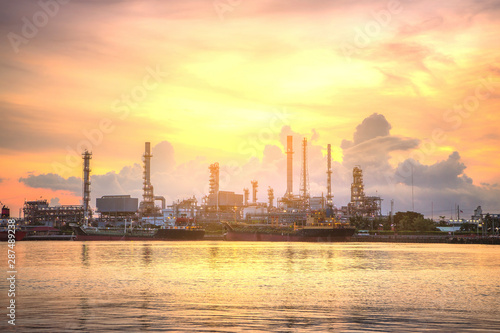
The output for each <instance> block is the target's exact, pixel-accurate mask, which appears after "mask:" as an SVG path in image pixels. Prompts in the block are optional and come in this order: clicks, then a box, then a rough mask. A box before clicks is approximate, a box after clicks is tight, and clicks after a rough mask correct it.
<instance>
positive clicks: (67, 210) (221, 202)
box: [23, 136, 382, 226]
mask: <svg viewBox="0 0 500 333" xmlns="http://www.w3.org/2000/svg"><path fill="white" fill-rule="evenodd" d="M286 143H287V145H286V151H285V153H286V180H285V179H284V181H286V191H285V193H283V195H282V196H280V197H276V196H275V191H274V189H273V188H271V187H270V186H269V187H267V189H266V188H265V187H264V189H263V190H260V191H259V180H258V179H253V180H251V181H250V182H249V186H248V187H246V188H243V189H242V193H241V194H240V193H236V192H234V191H229V190H226V189H221V188H220V168H221V167H220V165H219V163H218V162H214V163H212V164H210V165H209V167H208V184H209V187H208V193H207V194H206V195H204V196H203V197H202V198H201V202H198V200H197V199H196V197H195V196H193V197H189V198H184V199H182V200H177V201H175V202H172V203H171V204H170V205H167V203H166V199H165V197H163V196H159V195H156V194H155V190H154V186H153V184H152V182H151V165H152V163H154V158H153V154H152V152H151V143H150V142H146V143H145V149H144V154H143V156H142V158H143V187H142V191H143V194H142V200H141V201H139V198H133V197H131V196H130V195H104V196H102V197H101V198H96V199H95V207H96V210H95V211H94V212H93V211H92V209H91V205H90V202H91V181H90V178H91V167H90V162H91V160H92V153H91V152H88V151H84V152H83V153H82V160H83V169H82V170H83V177H82V205H71V206H56V207H50V206H49V204H48V202H47V200H42V199H40V200H33V201H25V204H24V208H23V212H24V217H25V221H26V222H27V223H32V224H33V223H35V224H36V223H45V224H47V223H48V222H49V221H50V222H49V224H51V225H52V226H60V225H63V224H67V223H74V222H82V224H84V225H88V224H92V225H96V226H97V225H98V226H122V225H127V224H129V225H132V224H138V225H151V226H152V225H155V226H169V225H174V224H175V223H176V222H179V221H181V222H185V223H194V222H196V223H210V222H246V223H253V224H276V225H293V224H294V223H295V224H305V223H306V221H307V218H308V216H311V215H312V214H314V213H317V212H323V214H324V215H325V217H327V218H333V217H335V218H336V219H338V220H342V221H347V220H348V219H349V217H352V216H362V217H367V218H372V219H373V218H377V217H380V216H381V215H382V213H381V202H382V199H381V198H380V197H378V196H367V195H365V193H364V184H363V171H362V170H361V167H359V166H356V167H354V169H353V180H352V185H351V201H350V202H349V203H348V204H347V205H346V206H341V207H339V208H337V207H335V206H334V204H333V198H334V195H333V193H332V156H331V145H330V144H329V145H328V146H327V163H326V165H325V170H326V171H325V176H326V177H325V184H326V189H327V193H326V196H323V194H322V195H321V196H311V195H310V191H309V175H308V159H307V156H308V151H307V147H308V145H307V139H306V138H303V140H302V142H301V147H302V151H301V154H300V157H301V168H300V183H299V190H298V191H297V192H296V191H294V168H293V165H294V163H293V162H294V160H293V158H294V153H295V152H294V151H293V137H292V136H287V140H286ZM259 193H261V198H262V196H263V195H266V194H267V198H266V199H265V200H264V199H261V201H259V200H258V197H259V196H258V194H259ZM250 195H251V197H250ZM156 202H159V203H160V205H157V204H156Z"/></svg>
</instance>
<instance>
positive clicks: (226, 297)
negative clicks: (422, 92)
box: [0, 242, 500, 332]
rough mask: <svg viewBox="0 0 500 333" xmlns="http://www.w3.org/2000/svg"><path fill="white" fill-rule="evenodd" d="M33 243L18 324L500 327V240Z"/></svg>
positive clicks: (84, 327)
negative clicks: (496, 243) (498, 243)
mask: <svg viewBox="0 0 500 333" xmlns="http://www.w3.org/2000/svg"><path fill="white" fill-rule="evenodd" d="M32 244H34V243H33V242H24V243H23V242H19V244H16V246H19V247H20V251H23V252H24V253H26V256H25V259H24V260H23V261H22V263H21V264H20V265H19V268H18V270H19V271H20V272H22V274H23V281H25V282H23V284H20V285H19V288H20V293H19V297H18V301H19V304H23V309H24V311H25V313H26V315H23V316H22V317H20V328H21V330H20V331H23V332H25V331H26V332H38V331H46V332H55V331H63V330H81V331H110V330H115V331H141V330H142V331H149V330H158V331H167V330H175V331H184V332H196V331H205V332H206V331H211V332H212V331H213V332H223V331H228V332H234V331H242V330H249V331H252V330H253V331H281V332H292V331H306V332H308V331H310V332H317V331H330V330H332V331H338V330H345V329H349V330H353V331H367V330H379V331H416V330H417V331H421V330H425V329H429V330H438V331H439V330H441V331H443V330H451V331H463V330H469V329H470V330H483V331H493V330H495V329H496V330H498V329H500V320H499V319H497V317H496V309H498V308H499V306H500V300H499V298H498V297H497V296H498V295H500V289H499V286H498V283H497V278H498V276H499V275H500V247H484V246H479V245H478V246H475V245H449V246H444V245H442V244H437V245H435V244H419V245H407V244H404V245H394V244H390V246H386V245H384V244H369V243H368V244H361V245H359V244H349V243H343V244H300V243H264V242H262V243H237V242H234V243H233V242H168V243H164V242H158V243H148V242H144V243H140V242H92V243H84V244H82V243H77V242H43V243H37V244H35V245H36V246H33V245H32ZM21 247H22V248H21ZM39 253H51V256H50V260H40V256H39ZM91 256H92V257H91ZM20 283H21V282H20ZM54 314H57V316H56V315H54ZM51 316H53V317H51ZM54 316H56V318H54ZM1 325H4V324H3V323H0V331H4V330H3V326H1ZM41 328H43V330H42V329H41Z"/></svg>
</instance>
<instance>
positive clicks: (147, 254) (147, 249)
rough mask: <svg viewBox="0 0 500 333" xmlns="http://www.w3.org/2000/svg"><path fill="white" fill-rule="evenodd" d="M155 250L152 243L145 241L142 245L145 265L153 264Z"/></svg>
mask: <svg viewBox="0 0 500 333" xmlns="http://www.w3.org/2000/svg"><path fill="white" fill-rule="evenodd" d="M152 254H153V250H152V248H151V244H148V243H145V244H143V245H142V262H143V263H144V266H145V267H148V266H149V265H150V264H151V260H152V258H151V257H152Z"/></svg>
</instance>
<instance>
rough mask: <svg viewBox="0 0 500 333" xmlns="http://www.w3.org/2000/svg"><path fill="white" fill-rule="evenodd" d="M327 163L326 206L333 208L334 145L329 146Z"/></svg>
mask: <svg viewBox="0 0 500 333" xmlns="http://www.w3.org/2000/svg"><path fill="white" fill-rule="evenodd" d="M327 151H328V153H327V157H326V158H327V162H326V166H327V168H326V204H327V206H328V207H330V206H332V204H333V203H332V145H331V144H328V148H327Z"/></svg>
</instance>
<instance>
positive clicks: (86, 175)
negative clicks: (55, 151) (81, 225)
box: [82, 150, 92, 226]
mask: <svg viewBox="0 0 500 333" xmlns="http://www.w3.org/2000/svg"><path fill="white" fill-rule="evenodd" d="M82 156H83V218H84V221H85V225H86V226H87V225H88V222H89V219H90V217H91V212H90V171H91V170H90V160H91V159H92V153H90V152H88V151H87V150H85V152H84V153H83V154H82Z"/></svg>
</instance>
